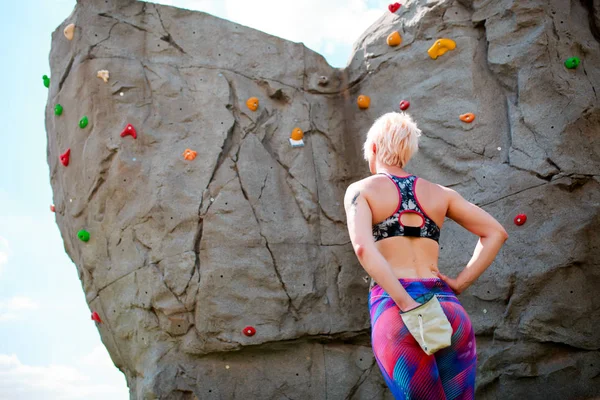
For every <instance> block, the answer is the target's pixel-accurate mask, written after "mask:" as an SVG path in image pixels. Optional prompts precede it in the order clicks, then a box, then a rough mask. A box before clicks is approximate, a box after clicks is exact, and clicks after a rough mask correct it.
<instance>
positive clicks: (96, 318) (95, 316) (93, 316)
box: [92, 311, 102, 324]
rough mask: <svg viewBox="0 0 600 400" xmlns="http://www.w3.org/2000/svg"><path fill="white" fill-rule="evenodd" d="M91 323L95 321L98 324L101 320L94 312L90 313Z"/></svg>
mask: <svg viewBox="0 0 600 400" xmlns="http://www.w3.org/2000/svg"><path fill="white" fill-rule="evenodd" d="M92 321H96V322H97V323H99V324H101V323H102V320H101V319H100V316H99V315H98V313H97V312H96V311H94V312H93V313H92Z"/></svg>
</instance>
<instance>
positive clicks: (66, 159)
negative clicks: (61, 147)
mask: <svg viewBox="0 0 600 400" xmlns="http://www.w3.org/2000/svg"><path fill="white" fill-rule="evenodd" d="M70 154H71V149H67V151H65V152H64V153H62V154H61V155H60V156H58V158H59V159H60V162H61V163H62V165H64V166H65V167H66V166H67V165H69V155H70Z"/></svg>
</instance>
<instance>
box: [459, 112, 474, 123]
mask: <svg viewBox="0 0 600 400" xmlns="http://www.w3.org/2000/svg"><path fill="white" fill-rule="evenodd" d="M459 118H460V120H461V121H463V122H467V123H469V124H470V123H471V122H473V120H474V119H475V114H473V113H466V114H463V115H461V116H460V117H459Z"/></svg>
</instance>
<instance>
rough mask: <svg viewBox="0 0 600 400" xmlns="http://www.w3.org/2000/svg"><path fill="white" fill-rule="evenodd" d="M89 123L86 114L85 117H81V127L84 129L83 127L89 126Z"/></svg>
mask: <svg viewBox="0 0 600 400" xmlns="http://www.w3.org/2000/svg"><path fill="white" fill-rule="evenodd" d="M87 124H88V117H86V116H85V115H84V116H83V118H81V119H80V120H79V127H80V128H81V129H83V128H85V127H86V126H87Z"/></svg>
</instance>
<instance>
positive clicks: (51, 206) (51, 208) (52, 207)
mask: <svg viewBox="0 0 600 400" xmlns="http://www.w3.org/2000/svg"><path fill="white" fill-rule="evenodd" d="M50 211H52V212H56V208H55V207H54V204H50Z"/></svg>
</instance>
